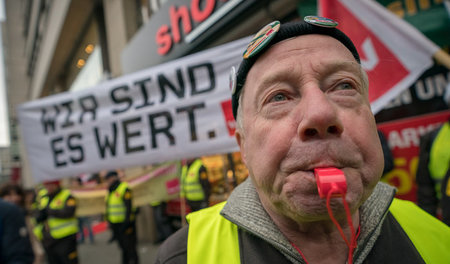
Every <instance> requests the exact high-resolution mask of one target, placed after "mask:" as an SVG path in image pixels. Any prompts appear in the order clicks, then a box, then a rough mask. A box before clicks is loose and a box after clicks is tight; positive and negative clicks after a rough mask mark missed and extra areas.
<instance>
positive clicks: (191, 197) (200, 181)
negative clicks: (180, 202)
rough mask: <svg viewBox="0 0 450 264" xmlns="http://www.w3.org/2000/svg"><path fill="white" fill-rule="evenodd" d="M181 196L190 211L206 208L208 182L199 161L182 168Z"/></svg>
mask: <svg viewBox="0 0 450 264" xmlns="http://www.w3.org/2000/svg"><path fill="white" fill-rule="evenodd" d="M181 183H182V190H181V196H182V197H184V198H185V199H186V202H187V204H188V205H189V207H190V208H191V210H192V211H197V210H200V209H202V208H205V207H208V204H209V188H210V186H209V181H208V175H207V172H206V168H205V166H204V165H203V162H202V160H201V159H196V160H195V161H194V162H192V163H191V164H187V165H185V166H183V168H182V171H181Z"/></svg>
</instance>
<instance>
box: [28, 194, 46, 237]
mask: <svg viewBox="0 0 450 264" xmlns="http://www.w3.org/2000/svg"><path fill="white" fill-rule="evenodd" d="M47 195H48V192H47V189H45V188H43V189H40V190H39V192H38V194H37V196H36V200H35V201H34V203H33V204H32V208H33V209H37V210H42V209H44V208H45V207H46V206H47V204H48V199H49V198H48V196H47ZM31 223H32V225H33V226H34V227H33V234H34V235H35V236H36V237H37V239H39V240H42V238H43V233H42V232H43V230H44V224H43V223H37V222H36V219H35V218H34V217H32V218H31Z"/></svg>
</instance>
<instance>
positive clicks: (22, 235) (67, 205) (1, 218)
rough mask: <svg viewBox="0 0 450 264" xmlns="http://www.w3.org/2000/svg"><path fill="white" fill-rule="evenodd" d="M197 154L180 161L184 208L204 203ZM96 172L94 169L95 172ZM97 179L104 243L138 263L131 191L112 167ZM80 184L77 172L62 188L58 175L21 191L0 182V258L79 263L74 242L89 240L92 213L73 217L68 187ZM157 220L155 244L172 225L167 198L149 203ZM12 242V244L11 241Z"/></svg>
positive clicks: (202, 172)
mask: <svg viewBox="0 0 450 264" xmlns="http://www.w3.org/2000/svg"><path fill="white" fill-rule="evenodd" d="M206 173H207V172H206V168H205V166H204V165H203V164H202V162H201V159H192V160H188V161H187V162H186V164H185V165H184V166H183V169H182V173H181V175H180V178H181V179H182V182H183V184H182V188H181V189H182V190H183V191H182V197H184V198H185V199H186V203H187V206H188V209H187V211H188V212H189V211H196V210H199V209H202V208H206V207H208V197H209V190H210V189H209V184H207V182H208V179H207V175H206ZM96 176H98V174H96ZM94 181H95V182H96V184H101V183H103V186H104V188H106V189H107V195H106V197H105V208H106V209H105V213H104V215H103V218H102V219H103V220H104V221H106V222H107V224H108V227H109V229H110V231H111V234H112V236H111V239H110V240H109V243H112V242H117V244H118V246H119V248H120V250H121V253H122V261H121V263H124V264H134V263H139V256H138V252H137V233H136V214H137V213H138V211H139V210H138V209H139V208H136V207H135V206H133V192H132V190H131V188H130V187H129V185H128V183H127V182H126V181H123V180H122V179H121V177H120V175H119V173H118V171H117V170H113V171H108V172H104V173H102V177H101V179H100V178H99V177H97V178H96V179H94ZM69 188H70V189H75V190H76V189H80V188H83V180H82V179H81V177H76V178H74V179H73V180H72V181H70V183H69V184H68V186H65V187H63V185H62V181H61V180H50V181H44V182H43V183H42V184H41V185H39V186H38V187H37V188H36V189H30V190H24V189H23V188H22V187H21V186H20V185H19V184H15V183H9V182H8V183H5V184H3V185H1V186H0V198H1V203H0V207H1V215H0V231H3V230H6V231H7V232H6V231H5V232H0V237H2V241H1V243H0V245H1V246H2V248H1V251H0V253H1V254H0V260H1V261H0V263H34V264H41V263H49V264H60V263H78V262H79V258H78V250H77V245H78V244H80V243H84V242H85V241H86V240H87V239H89V242H90V243H91V244H93V243H94V241H95V238H94V232H93V229H92V223H91V219H92V216H77V215H76V208H77V199H76V198H75V197H74V196H73V194H72V193H71V191H70V189H69ZM149 205H151V207H152V208H153V216H154V223H155V225H156V232H157V234H156V240H155V244H159V243H161V242H163V241H164V240H165V239H167V238H168V237H169V236H170V235H171V234H172V233H173V232H174V231H175V229H176V227H175V226H174V225H173V224H172V223H171V220H170V219H169V218H168V215H167V213H166V205H167V204H166V201H155V202H152V203H150V204H149ZM10 241H13V242H14V243H11V242H10Z"/></svg>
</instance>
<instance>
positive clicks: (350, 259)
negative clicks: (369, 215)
mask: <svg viewBox="0 0 450 264" xmlns="http://www.w3.org/2000/svg"><path fill="white" fill-rule="evenodd" d="M333 193H339V194H342V195H341V197H342V203H343V204H344V208H345V213H346V215H347V223H348V225H349V226H350V230H351V241H350V242H348V239H347V237H346V236H345V234H344V231H343V230H342V227H341V225H340V224H339V223H338V221H337V220H336V218H334V215H333V211H332V210H331V206H330V200H331V196H332V195H333ZM327 210H328V214H329V215H330V218H331V221H333V223H334V225H335V226H336V227H337V229H338V230H339V234H340V235H341V237H342V238H343V239H344V241H345V243H346V244H347V246H348V249H349V250H348V264H352V263H353V252H354V250H355V248H356V246H357V239H358V236H359V233H360V232H361V225H359V226H358V230H357V232H356V234H355V229H354V228H353V221H352V215H351V213H350V208H349V207H348V204H347V201H346V200H345V193H344V194H343V193H342V192H341V190H340V189H339V188H337V186H333V188H332V189H331V190H330V192H328V195H327ZM291 245H292V246H293V247H294V248H295V249H296V250H297V251H298V253H299V254H300V255H301V256H302V258H303V260H304V261H305V263H306V264H309V263H308V261H307V260H306V258H305V255H303V253H302V251H301V250H300V249H299V248H298V247H297V246H296V245H295V244H294V243H292V242H291Z"/></svg>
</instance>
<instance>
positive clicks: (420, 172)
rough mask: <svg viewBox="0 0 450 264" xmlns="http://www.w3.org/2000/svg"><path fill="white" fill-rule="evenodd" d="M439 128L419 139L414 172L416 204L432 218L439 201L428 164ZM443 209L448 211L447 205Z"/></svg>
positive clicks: (435, 213)
mask: <svg viewBox="0 0 450 264" xmlns="http://www.w3.org/2000/svg"><path fill="white" fill-rule="evenodd" d="M441 128H442V126H440V127H438V128H437V129H434V130H432V131H430V132H428V133H427V134H425V135H423V136H422V137H421V138H420V148H419V164H418V166H417V172H416V183H417V204H418V205H419V206H420V207H421V208H422V209H423V210H425V211H427V212H428V213H430V214H431V215H434V216H436V215H437V209H438V208H439V206H440V201H439V198H438V195H437V193H436V182H435V180H433V178H432V177H431V174H430V171H429V169H428V164H429V163H430V151H431V147H432V146H433V142H434V140H435V139H436V137H437V135H438V134H439V131H440V130H441ZM448 173H449V172H448V171H447V175H448ZM443 185H444V184H443ZM441 189H442V188H441ZM442 190H443V189H442ZM442 197H444V193H442ZM445 209H446V210H449V209H450V208H448V205H447V206H446V208H445ZM445 214H446V215H449V214H450V212H448V211H447V212H445ZM448 224H449V223H448V222H447V225H448Z"/></svg>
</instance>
